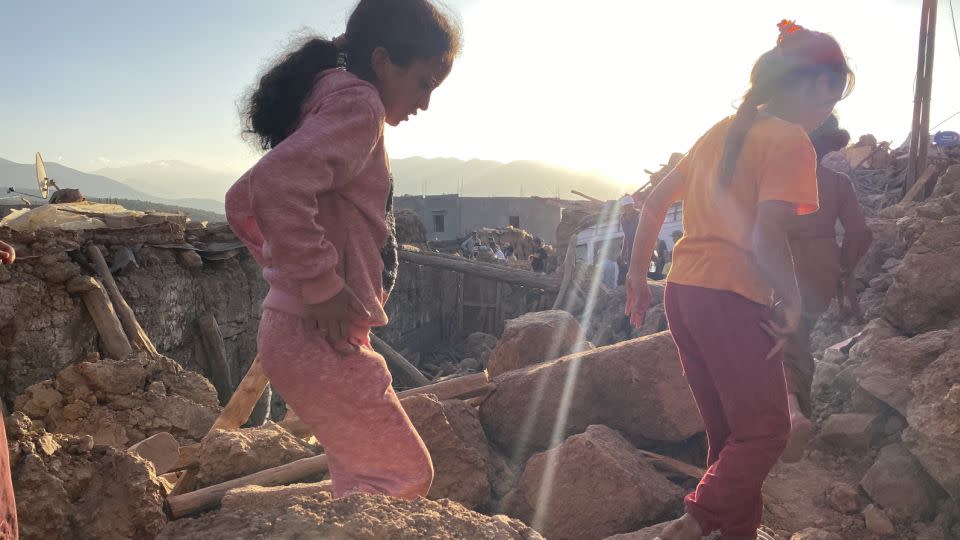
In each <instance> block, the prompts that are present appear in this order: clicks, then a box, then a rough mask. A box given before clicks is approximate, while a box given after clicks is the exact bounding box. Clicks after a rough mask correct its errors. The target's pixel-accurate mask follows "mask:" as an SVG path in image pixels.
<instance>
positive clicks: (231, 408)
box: [171, 356, 269, 495]
mask: <svg viewBox="0 0 960 540" xmlns="http://www.w3.org/2000/svg"><path fill="white" fill-rule="evenodd" d="M268 382H269V381H268V380H267V374H266V373H264V371H263V367H262V366H261V365H260V357H259V356H257V357H256V358H254V359H253V363H252V364H250V369H249V370H247V374H246V375H244V376H243V380H242V381H240V385H239V386H237V389H236V391H235V392H234V393H233V395H232V396H230V401H229V402H228V403H227V406H226V407H224V408H223V410H222V411H220V416H218V417H217V419H216V420H215V421H214V422H213V426H211V427H210V431H213V430H215V429H225V430H228V431H232V430H235V429H239V428H240V426H242V425H243V424H244V423H245V422H246V421H247V419H248V418H250V413H251V412H253V408H254V407H255V406H256V405H257V401H259V400H260V396H261V395H262V394H263V390H264V389H265V388H266V387H267V383H268ZM210 431H208V432H207V434H209V433H210ZM196 476H197V475H196V470H194V469H190V470H188V471H187V472H186V473H185V474H184V475H183V477H182V478H181V479H180V481H179V482H177V485H176V487H174V488H173V492H172V493H171V495H181V494H183V493H186V492H188V491H191V490H193V487H194V485H195V483H196Z"/></svg>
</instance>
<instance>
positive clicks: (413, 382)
mask: <svg viewBox="0 0 960 540" xmlns="http://www.w3.org/2000/svg"><path fill="white" fill-rule="evenodd" d="M370 344H371V345H373V350H375V351H377V352H378V353H380V354H381V355H382V356H383V358H384V360H386V361H387V366H389V367H390V371H392V372H394V373H396V374H398V375H400V379H402V383H403V384H406V385H408V386H413V387H417V386H424V385H427V384H430V379H428V378H427V377H426V376H424V374H423V373H421V372H420V370H419V369H417V368H416V366H414V365H413V364H411V363H410V362H409V361H408V360H407V359H406V358H404V357H403V355H402V354H400V353H398V352H397V351H395V350H394V349H393V347H391V346H390V345H388V344H387V342H385V341H383V340H382V339H380V338H379V337H377V335H376V334H370Z"/></svg>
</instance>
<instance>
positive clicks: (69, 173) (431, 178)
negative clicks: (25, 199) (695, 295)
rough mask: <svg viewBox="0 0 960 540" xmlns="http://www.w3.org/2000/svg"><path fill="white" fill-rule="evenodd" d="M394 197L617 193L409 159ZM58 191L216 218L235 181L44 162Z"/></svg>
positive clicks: (587, 183)
mask: <svg viewBox="0 0 960 540" xmlns="http://www.w3.org/2000/svg"><path fill="white" fill-rule="evenodd" d="M391 167H392V170H393V177H394V181H395V188H394V193H395V194H396V195H421V194H424V193H425V194H427V195H441V194H455V193H459V194H460V195H462V196H465V197H521V196H523V197H529V196H532V195H537V196H541V197H556V196H559V197H560V198H563V199H569V198H571V194H570V190H578V191H581V192H583V193H585V194H587V195H590V196H591V197H596V198H598V199H606V200H609V199H614V198H616V197H618V196H620V195H622V189H621V188H620V187H619V186H618V185H617V184H616V183H615V182H613V181H612V180H609V179H606V178H601V177H596V176H591V175H587V174H582V173H576V172H571V171H568V170H565V169H561V168H558V167H552V166H550V165H546V164H544V163H538V162H534V161H514V162H510V163H500V162H497V161H487V160H479V159H473V160H469V161H463V160H459V159H452V158H437V159H427V158H421V157H412V158H405V159H396V160H393V161H392V162H391ZM46 169H47V175H48V176H49V177H50V178H53V179H54V180H56V181H57V184H58V185H59V186H60V187H64V188H66V187H72V188H77V189H79V190H80V191H81V192H82V193H83V194H84V195H86V196H87V197H90V198H95V197H96V198H116V199H128V200H141V201H150V202H155V203H161V204H166V205H171V206H178V207H187V208H197V209H200V210H205V211H208V212H215V213H217V214H223V211H224V208H223V195H224V193H226V191H227V189H228V188H229V187H230V185H231V184H232V183H233V182H234V181H235V180H236V178H237V177H238V176H239V175H238V174H233V173H224V172H218V171H212V170H209V169H205V168H203V167H198V166H196V165H192V164H190V163H184V162H182V161H176V160H169V161H154V162H151V163H143V164H139V165H132V166H126V167H112V168H105V169H99V170H97V171H94V172H93V173H85V172H81V171H78V170H76V169H71V168H69V167H65V166H63V165H60V164H59V163H47V164H46ZM6 187H14V188H18V189H19V190H21V191H22V190H31V191H30V192H32V191H33V190H36V187H37V182H36V173H35V171H34V165H33V164H32V163H31V164H21V163H14V162H12V161H8V160H5V159H0V189H2V188H6Z"/></svg>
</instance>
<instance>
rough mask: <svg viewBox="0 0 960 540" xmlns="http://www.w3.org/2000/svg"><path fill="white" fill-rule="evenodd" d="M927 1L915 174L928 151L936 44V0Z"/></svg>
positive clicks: (921, 166)
mask: <svg viewBox="0 0 960 540" xmlns="http://www.w3.org/2000/svg"><path fill="white" fill-rule="evenodd" d="M929 2H930V12H929V15H928V23H927V47H926V48H927V51H926V59H925V61H924V67H925V68H926V73H925V74H924V79H923V110H922V112H921V113H920V146H919V147H918V152H917V166H916V169H914V171H915V172H916V173H917V174H919V173H920V171H922V170H924V169H925V168H926V166H927V153H928V152H929V151H930V106H931V102H930V97H931V93H932V91H933V53H934V49H935V46H936V44H937V0H929ZM914 178H916V177H914Z"/></svg>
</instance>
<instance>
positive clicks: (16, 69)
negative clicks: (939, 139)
mask: <svg viewBox="0 0 960 540" xmlns="http://www.w3.org/2000/svg"><path fill="white" fill-rule="evenodd" d="M949 1H950V0H944V1H942V2H940V13H939V29H938V34H937V57H936V71H935V76H934V90H933V100H934V106H933V115H932V119H931V120H932V122H931V123H932V124H936V123H938V122H940V121H941V120H943V119H944V118H946V117H947V116H949V115H950V114H953V113H954V112H957V111H958V110H960V93H958V92H957V91H956V89H957V88H958V87H960V51H958V47H957V44H956V43H955V38H954V33H953V26H952V25H951V15H950V4H949ZM954 1H955V3H956V6H955V7H956V8H957V10H958V12H960V0H954ZM920 3H921V1H920V0H803V1H799V0H794V1H790V2H788V1H785V0H734V1H728V2H718V1H716V0H684V1H681V0H674V1H664V2H647V1H638V0H591V1H583V0H576V1H574V0H454V1H451V2H448V4H449V5H450V6H451V7H452V8H453V9H454V10H455V11H457V12H459V14H460V17H461V19H462V23H463V26H464V33H465V38H466V47H465V49H464V53H463V56H462V57H461V58H460V59H459V61H458V62H457V64H456V65H455V66H454V70H453V73H452V75H451V76H450V78H449V79H448V80H447V82H446V83H445V84H444V85H443V86H441V87H440V88H439V89H438V90H437V91H436V93H435V94H434V99H433V101H432V102H431V107H430V111H429V112H428V113H426V114H421V115H420V116H417V117H416V118H414V119H413V121H412V122H410V123H406V124H402V125H401V126H400V127H399V128H396V129H392V128H391V129H388V133H387V147H388V151H389V152H390V154H391V156H392V157H395V158H396V157H406V156H413V155H422V156H427V157H441V156H447V157H457V158H462V159H469V158H483V159H495V160H500V161H511V160H518V159H531V160H539V161H545V162H549V163H553V164H557V165H561V166H566V167H570V168H575V169H580V170H587V171H594V172H598V173H601V174H605V175H609V176H612V177H614V178H616V179H617V180H619V181H621V182H623V183H625V184H636V183H642V182H643V181H644V180H645V178H646V177H645V175H643V174H642V169H644V168H655V167H656V166H657V165H658V164H659V163H661V162H664V161H665V160H666V157H667V156H668V155H669V153H670V152H671V151H685V150H686V149H687V147H688V146H689V145H690V144H691V143H692V142H693V141H694V140H695V139H696V137H697V136H698V135H699V134H700V133H701V132H702V131H703V130H704V129H706V128H707V127H709V126H710V125H711V124H712V123H714V122H716V121H717V120H719V119H720V118H721V117H723V116H725V115H727V114H729V113H730V112H731V111H732V108H731V104H732V103H733V102H734V101H735V100H736V99H737V97H738V96H739V95H741V94H742V93H743V91H744V90H745V86H746V81H747V76H748V74H749V70H750V67H751V65H752V63H753V61H754V60H755V59H756V57H757V56H759V54H761V53H762V52H764V51H765V50H766V49H768V48H770V47H771V46H772V45H773V44H774V42H775V40H776V35H777V30H776V26H775V25H776V23H777V22H778V21H779V20H780V19H782V18H791V19H796V20H797V22H798V23H800V24H802V25H804V26H807V27H809V28H813V29H816V30H822V31H826V32H830V33H831V34H833V35H834V36H836V37H837V39H838V40H839V41H840V43H841V44H842V45H843V46H844V48H845V50H846V52H847V54H848V56H849V57H850V59H851V60H852V62H853V65H854V67H855V70H856V72H857V79H858V81H857V89H856V91H855V92H854V93H853V95H852V96H851V97H850V98H849V99H848V100H847V101H845V102H842V103H841V104H840V105H839V107H838V110H839V112H840V114H841V122H842V124H844V125H845V126H846V127H847V128H848V129H850V131H851V132H852V133H853V134H854V136H855V137H856V136H858V135H860V134H862V133H865V132H872V133H874V134H876V135H877V136H878V138H880V139H888V140H890V139H894V140H895V142H896V143H897V144H899V143H900V142H902V141H903V140H904V139H905V138H906V135H907V131H908V130H909V126H910V118H911V114H912V102H913V82H914V74H915V70H916V60H917V31H918V28H919V18H920V16H919V12H920ZM353 4H354V1H353V0H275V1H273V2H264V1H262V0H261V1H257V2H252V1H248V0H192V1H189V2H187V1H183V0H167V1H165V2H138V1H133V2H131V1H129V0H125V1H117V0H96V1H92V2H75V1H72V0H70V1H68V0H62V1H44V0H39V1H34V2H25V1H11V0H0V13H2V15H0V126H2V128H0V157H4V158H6V159H11V160H13V161H17V162H21V163H29V162H31V160H32V156H33V152H35V151H36V150H41V151H42V152H43V153H44V156H45V157H46V158H47V159H48V160H49V161H57V160H59V161H61V162H62V163H64V164H66V165H69V166H72V167H75V168H78V169H81V170H93V169H97V168H100V167H104V166H111V165H114V166H115V165H121V164H130V163H138V162H144V161H153V160H165V159H179V160H183V161H188V162H191V163H195V164H199V165H204V166H206V167H208V168H211V169H217V170H226V171H231V172H237V171H242V170H243V169H245V168H246V167H248V166H249V165H251V164H252V163H253V162H254V161H255V160H256V159H257V153H256V152H255V151H254V150H252V149H251V148H250V147H249V146H248V145H246V143H244V142H243V141H242V140H241V139H240V137H239V130H240V123H239V119H238V115H237V110H236V103H237V100H238V98H239V97H240V96H241V94H242V93H243V92H244V90H246V89H247V87H248V86H249V85H250V84H251V83H252V82H253V81H254V80H255V78H256V76H257V74H258V72H259V71H260V70H261V69H262V67H263V66H264V65H265V62H268V61H269V60H270V59H271V58H272V57H273V56H274V55H276V54H277V53H278V52H279V51H280V50H282V49H283V47H284V46H285V44H286V42H287V41H288V39H289V37H290V36H291V34H292V33H293V32H295V31H296V30H297V29H300V28H304V27H311V28H313V29H315V30H316V31H318V32H320V33H323V34H333V35H336V34H339V33H341V32H342V31H343V29H344V26H345V22H346V17H347V15H348V13H349V10H350V9H351V8H352V6H353ZM958 15H960V13H958ZM941 129H954V130H958V131H960V116H958V117H957V118H955V119H954V120H952V121H950V122H948V123H947V124H945V125H944V126H943V127H942V128H941Z"/></svg>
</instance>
